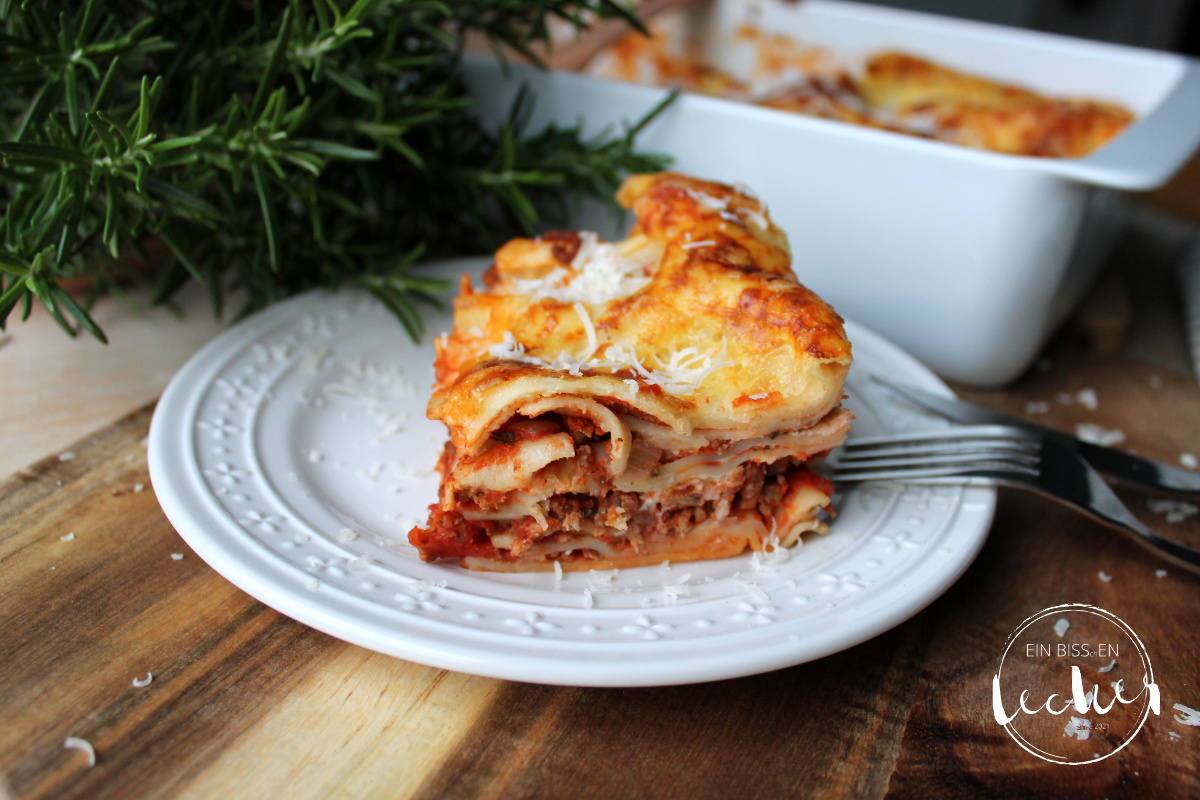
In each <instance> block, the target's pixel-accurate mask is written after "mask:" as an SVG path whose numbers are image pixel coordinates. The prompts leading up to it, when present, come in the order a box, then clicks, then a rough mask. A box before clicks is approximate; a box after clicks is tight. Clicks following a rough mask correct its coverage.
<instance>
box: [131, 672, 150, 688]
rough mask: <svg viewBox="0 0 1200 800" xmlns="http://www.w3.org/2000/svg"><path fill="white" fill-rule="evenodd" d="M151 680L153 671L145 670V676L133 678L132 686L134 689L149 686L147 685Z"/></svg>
mask: <svg viewBox="0 0 1200 800" xmlns="http://www.w3.org/2000/svg"><path fill="white" fill-rule="evenodd" d="M152 680H154V673H153V672H147V673H146V677H144V678H134V679H133V687H134V688H135V689H144V688H145V687H147V686H149V685H150V682H151V681H152Z"/></svg>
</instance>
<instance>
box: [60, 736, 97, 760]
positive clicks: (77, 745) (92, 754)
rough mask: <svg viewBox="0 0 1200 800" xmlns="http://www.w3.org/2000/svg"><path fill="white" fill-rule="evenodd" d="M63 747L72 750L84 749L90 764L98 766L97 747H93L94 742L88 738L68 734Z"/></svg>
mask: <svg viewBox="0 0 1200 800" xmlns="http://www.w3.org/2000/svg"><path fill="white" fill-rule="evenodd" d="M63 747H66V748H68V749H71V750H82V751H83V752H84V753H86V754H87V760H88V766H89V767H94V766H96V748H94V747H92V743H91V742H89V741H88V740H87V739H80V738H79V737H78V736H68V737H67V740H66V741H65V742H63Z"/></svg>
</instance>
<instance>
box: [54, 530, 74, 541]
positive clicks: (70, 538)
mask: <svg viewBox="0 0 1200 800" xmlns="http://www.w3.org/2000/svg"><path fill="white" fill-rule="evenodd" d="M58 539H59V541H62V542H73V541H75V531H71V532H70V533H68V534H67V535H66V536H60V537H58Z"/></svg>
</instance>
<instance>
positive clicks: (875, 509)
mask: <svg viewBox="0 0 1200 800" xmlns="http://www.w3.org/2000/svg"><path fill="white" fill-rule="evenodd" d="M454 267H457V268H461V269H468V268H475V269H478V261H475V262H470V261H463V262H460V263H458V264H456V265H454ZM452 269H453V267H452ZM429 322H430V325H431V328H430V330H431V331H433V332H437V331H440V330H444V329H449V328H450V327H451V323H450V318H449V315H448V314H443V315H433V316H431V317H430V318H429ZM847 331H848V333H849V336H850V339H851V341H852V342H853V345H854V357H855V366H854V369H853V370H852V371H851V379H850V382H849V384H848V390H847V391H848V394H849V396H850V399H849V400H848V402H847V404H848V406H849V407H850V408H851V409H852V410H853V411H854V413H855V414H857V415H858V419H857V420H856V421H855V425H854V430H855V432H856V433H857V434H859V435H866V434H871V433H881V432H886V431H889V430H900V429H914V428H921V427H930V426H935V425H937V424H938V423H937V422H936V421H934V420H931V419H930V418H929V417H927V416H924V415H921V414H920V413H919V412H916V411H915V410H913V409H911V408H905V407H900V406H899V405H898V404H897V402H896V401H893V400H892V399H891V396H890V395H888V394H887V393H886V392H885V391H883V390H881V389H879V388H877V385H876V384H874V383H871V382H868V381H866V380H865V376H866V375H867V373H872V372H874V373H879V374H883V375H887V376H889V377H891V378H895V379H897V380H901V381H904V382H907V383H910V384H913V385H917V386H921V387H924V388H927V389H931V390H934V391H943V392H947V393H948V392H949V390H948V389H946V388H945V386H944V385H943V384H942V383H941V382H940V381H938V379H937V378H935V377H934V376H933V374H932V373H930V372H929V371H928V370H926V369H925V368H924V367H922V366H921V365H920V364H918V363H917V362H916V361H914V360H913V359H912V358H911V357H909V356H907V355H906V354H904V353H903V352H901V351H900V350H898V349H897V348H896V347H894V346H892V345H890V344H888V343H887V342H886V341H884V340H882V339H880V338H879V337H878V336H876V335H874V334H872V333H870V332H869V331H866V330H864V329H862V328H860V327H858V326H857V325H853V324H849V325H848V326H847ZM432 339H433V337H432V336H428V337H426V340H425V341H424V342H423V343H422V344H421V345H420V346H414V345H412V344H411V343H410V342H409V341H408V339H407V338H406V337H405V335H404V333H403V332H402V330H401V329H400V328H399V327H398V325H397V323H396V321H395V320H394V319H393V318H392V317H390V316H389V315H388V313H387V312H386V311H385V310H384V309H383V308H382V307H381V306H380V305H379V304H378V303H376V302H375V301H374V300H373V299H372V298H371V297H370V296H369V295H366V294H362V293H358V292H353V291H343V292H340V293H338V294H328V293H324V292H314V293H309V294H305V295H302V296H300V297H297V298H294V299H292V300H289V301H286V302H283V303H280V304H278V305H276V306H273V307H272V308H270V309H268V310H267V311H264V312H262V313H260V314H258V315H256V316H254V317H251V318H250V319H247V320H246V321H244V322H242V323H241V324H239V325H237V326H235V327H233V328H232V329H230V330H229V331H227V332H225V333H224V334H223V335H221V336H220V337H218V338H217V339H216V340H214V341H213V342H212V343H211V344H209V345H208V346H207V347H205V348H204V349H203V350H201V351H200V352H199V353H198V354H197V355H196V356H195V357H194V358H192V360H191V361H189V362H188V364H187V365H186V366H185V367H184V368H183V369H182V370H180V372H179V374H178V375H177V376H176V377H175V379H174V380H173V381H172V382H171V384H170V386H169V387H168V388H167V390H166V392H165V393H164V394H163V396H162V399H161V400H160V401H159V404H158V409H157V411H156V412H155V415H154V420H153V423H152V425H151V428H150V443H149V459H150V475H151V479H152V480H153V483H154V489H155V492H156V493H157V496H158V500H159V502H160V503H161V504H162V507H163V510H164V511H165V512H166V514H167V517H168V518H169V519H170V520H171V523H172V524H173V525H174V526H175V528H176V529H177V530H178V531H179V533H180V535H181V536H183V538H184V539H185V540H186V541H187V543H188V544H189V545H190V546H191V547H192V549H193V550H195V552H196V553H197V554H198V555H199V556H200V557H201V558H203V559H204V560H205V561H206V562H208V563H209V564H210V565H212V567H213V568H214V569H216V570H217V571H218V572H220V573H221V574H222V575H224V576H225V577H226V578H228V579H229V580H230V581H232V582H233V583H234V584H236V585H237V586H238V587H240V588H241V589H243V590H245V591H246V592H248V593H249V594H251V595H253V596H254V597H256V598H258V599H259V600H261V601H262V602H264V603H266V604H267V605H269V606H271V607H273V608H275V609H278V610H279V611H281V612H282V613H284V614H286V615H288V616H289V617H292V618H294V619H296V620H299V621H300V622H303V623H305V624H307V625H311V626H312V627H314V628H317V629H318V630H322V631H325V632H326V633H329V634H331V635H333V636H336V637H338V638H341V639H344V640H346V641H348V642H353V643H355V644H358V645H362V646H363V647H369V648H371V649H373V650H377V651H379V652H383V653H388V654H390V655H394V656H399V657H401V658H406V659H409V660H412V661H416V662H420V663H423V664H429V665H432V666H436V667H443V668H446V669H453V670H458V671H462V672H469V673H476V674H480V675H488V676H493V677H498V678H507V679H512V680H520V681H530V682H537V683H553V684H566V685H580V686H651V685H665V684H678V683H691V682H696V681H706V680H716V679H721V678H730V677H735V676H740V675H749V674H753V673H758V672H764V671H767V670H772V669H777V668H780V667H786V666H790V665H793V664H799V663H802V662H805V661H810V660H812V659H816V658H820V657H822V656H825V655H828V654H830V653H834V652H837V651H839V650H842V649H844V648H847V647H850V646H852V645H855V644H858V643H859V642H862V641H865V640H867V639H869V638H871V637H872V636H875V635H877V634H879V633H881V632H883V631H885V630H888V629H889V628H891V627H893V626H895V625H897V624H899V623H900V622H902V621H904V620H906V619H908V618H909V617H910V616H912V615H913V614H915V613H916V612H918V611H919V610H920V609H922V608H924V607H925V606H926V605H927V604H929V603H930V602H931V601H932V600H933V599H934V598H936V597H937V596H938V595H940V594H941V593H942V592H943V591H945V590H946V589H947V588H948V587H949V586H950V585H951V584H952V583H953V582H954V581H955V580H956V579H957V578H958V577H959V576H960V575H961V574H962V572H963V571H964V570H965V569H966V567H967V565H968V564H970V562H971V560H972V559H973V558H974V557H975V555H976V553H977V552H978V551H979V548H980V546H981V545H982V543H983V540H984V538H985V537H986V535H987V530H988V527H989V525H990V523H991V519H992V512H993V509H994V506H995V492H994V491H993V490H991V489H987V488H979V487H972V488H964V487H936V488H927V487H919V488H918V487H907V488H906V487H903V486H899V485H895V484H869V485H865V486H862V487H860V488H858V489H855V490H854V491H852V492H849V493H847V494H845V495H839V496H838V497H837V498H836V499H835V506H836V509H837V517H836V519H835V520H834V521H833V523H832V525H831V532H830V534H829V535H828V536H825V537H820V536H816V537H806V538H805V539H804V541H803V543H802V544H801V545H800V546H799V547H797V548H794V549H793V550H792V551H791V552H790V553H788V554H787V557H786V560H781V561H767V562H764V561H762V560H761V559H760V558H759V557H757V556H750V555H747V556H741V557H738V558H732V559H726V560H722V561H710V562H700V563H696V562H690V563H683V564H671V565H666V566H661V567H657V566H656V567H639V568H634V569H626V570H621V571H619V572H613V571H605V572H598V573H578V572H576V573H566V574H565V576H564V577H563V578H562V579H561V580H556V578H555V576H554V574H553V573H534V574H526V575H506V574H493V573H482V572H470V571H467V570H463V569H461V568H460V567H458V566H457V565H454V564H451V563H435V564H426V563H424V562H422V561H421V560H420V558H419V557H418V556H417V553H416V551H415V550H414V549H413V548H412V547H411V546H409V544H408V542H407V532H408V530H409V528H410V527H411V526H412V525H413V524H414V523H415V522H417V521H421V522H423V521H424V520H425V516H426V509H427V507H428V505H429V504H430V503H431V502H433V501H434V499H435V497H436V490H437V477H436V476H435V475H434V473H433V471H432V470H433V467H434V464H435V462H436V460H437V455H438V453H439V451H440V448H441V446H442V443H443V441H444V439H445V432H444V429H443V428H442V426H441V424H440V423H434V422H430V421H429V420H427V419H425V414H424V410H425V402H426V399H427V398H428V394H429V388H430V385H431V383H432V368H431V364H432V361H433V342H432Z"/></svg>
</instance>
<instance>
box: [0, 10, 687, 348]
mask: <svg viewBox="0 0 1200 800" xmlns="http://www.w3.org/2000/svg"><path fill="white" fill-rule="evenodd" d="M613 16H621V17H626V18H629V19H631V20H632V16H631V12H630V10H629V8H628V7H626V6H625V5H623V4H622V2H621V1H620V0H583V1H582V2H567V1H566V0H532V1H531V2H530V1H528V0H466V1H465V2H453V3H451V2H441V0H356V2H353V3H347V2H338V1H337V0H255V2H244V1H243V0H220V1H219V2H214V3H194V2H188V0H86V1H85V2H83V3H82V4H80V3H78V2H67V1H66V0H59V1H53V0H40V2H39V0H25V1H24V2H22V3H19V4H18V3H17V2H13V1H12V0H0V27H2V33H0V64H2V68H0V159H2V164H0V177H2V179H3V182H4V183H3V187H4V188H3V194H4V209H3V216H2V217H0V236H2V243H0V329H3V328H4V325H5V324H6V322H7V319H8V317H9V315H10V314H11V313H12V312H13V311H14V310H15V309H17V308H18V307H20V308H21V313H22V316H23V318H24V317H27V316H28V314H29V311H30V308H31V306H32V303H33V302H34V301H36V302H39V303H41V304H42V305H43V306H44V307H45V308H46V310H47V311H48V312H49V313H50V314H51V315H52V316H53V317H54V319H55V320H57V321H58V323H59V324H60V325H61V326H62V327H63V329H64V330H65V331H67V332H68V333H69V334H71V335H72V336H74V335H76V333H77V332H78V331H79V330H84V331H87V332H88V333H90V334H92V335H93V336H95V337H96V338H98V339H100V340H101V341H104V334H103V332H102V331H101V330H100V329H99V327H98V326H97V325H96V324H95V322H94V321H93V320H92V319H91V317H90V315H89V313H88V309H89V307H90V306H91V304H92V302H94V300H95V299H96V297H98V296H100V295H101V294H103V293H104V292H106V291H110V290H114V291H115V290H118V289H119V285H120V284H122V283H127V282H134V283H142V282H145V281H146V280H148V279H149V278H148V277H147V275H146V265H154V266H155V268H156V269H155V274H154V275H153V278H152V279H153V282H154V291H153V293H152V298H153V301H154V302H156V303H164V302H167V301H169V300H170V298H171V297H172V296H173V294H174V293H175V292H176V291H177V290H178V289H179V288H180V287H181V286H183V285H184V284H185V283H187V282H188V281H191V280H196V281H201V282H204V283H206V284H207V285H208V287H209V289H210V292H211V297H212V305H213V310H214V312H215V313H217V314H218V315H219V314H221V313H222V310H223V308H224V306H225V303H226V296H227V293H228V292H229V291H230V290H231V289H235V288H236V289H238V290H240V294H241V296H242V297H244V298H245V305H244V306H243V307H242V308H241V309H240V310H239V311H238V315H239V316H241V315H244V314H246V313H249V312H251V311H254V310H257V309H259V308H261V307H263V306H265V305H267V304H268V303H270V302H272V301H274V300H277V299H279V298H282V297H285V296H287V295H290V294H293V293H295V292H299V291H303V290H305V289H309V288H313V287H331V288H335V287H337V286H339V285H341V284H342V283H343V282H345V281H348V280H354V281H357V282H359V283H360V284H362V285H363V286H364V287H366V288H367V290H368V291H370V292H371V293H372V294H374V295H375V296H376V297H378V298H379V299H380V300H381V301H382V302H383V303H384V304H385V305H386V306H387V307H388V308H389V309H390V310H391V311H392V312H393V314H395V316H396V317H397V319H398V320H399V321H400V322H401V323H402V324H403V326H404V327H405V328H406V329H407V330H408V331H409V333H410V334H411V335H413V336H414V337H415V336H417V335H419V334H420V333H421V331H422V323H421V317H420V314H419V313H418V311H417V310H416V304H418V303H423V302H436V295H437V293H438V291H440V289H441V288H442V286H443V283H442V282H441V281H440V280H439V279H438V278H436V277H434V276H430V275H427V274H423V273H422V272H421V271H420V266H419V263H418V262H419V259H420V257H421V256H422V255H425V254H440V253H444V252H448V251H449V250H451V249H452V250H454V251H458V252H463V251H471V250H476V251H478V250H481V249H486V248H490V247H492V246H494V245H495V244H496V242H497V241H498V240H500V239H502V238H504V237H506V236H508V235H511V234H512V233H513V232H515V231H524V232H529V231H531V230H532V229H533V226H534V225H535V224H536V223H538V222H539V221H540V220H541V219H543V217H544V216H546V215H550V216H551V217H552V218H553V215H554V214H560V213H561V212H562V211H563V210H564V209H565V208H566V204H567V203H568V202H569V199H570V198H572V197H578V196H579V195H580V194H583V193H592V194H597V195H599V196H602V197H607V196H611V193H612V192H613V191H614V190H615V188H616V186H617V184H618V182H619V179H620V176H621V175H622V174H623V173H624V172H626V171H648V170H654V169H660V168H662V166H663V165H664V163H665V160H664V159H663V158H661V157H658V156H653V155H644V154H639V153H638V152H636V150H635V149H634V141H633V140H634V136H635V134H636V128H634V129H631V130H627V131H624V132H621V133H618V134H609V135H605V136H602V137H595V138H586V139H585V138H584V137H583V135H582V132H581V131H580V130H578V129H565V130H564V129H548V130H545V131H540V132H532V131H530V130H528V129H527V127H526V119H527V112H528V110H529V107H530V104H531V102H532V100H531V99H530V98H527V97H522V98H520V99H519V100H518V102H517V104H516V106H515V107H514V109H513V113H512V116H511V119H510V120H509V123H508V125H507V126H506V127H505V128H504V129H503V130H502V131H500V132H499V133H498V134H493V133H490V132H488V131H486V130H484V129H482V128H481V127H480V126H479V125H478V124H477V123H476V122H475V121H474V120H473V119H472V117H471V116H470V114H469V108H468V106H469V103H470V99H469V97H468V96H467V94H466V92H465V89H464V87H463V85H462V83H461V82H460V80H459V77H458V72H457V69H458V64H459V59H460V57H461V49H462V41H463V38H464V35H465V34H466V33H467V32H468V31H470V30H479V31H482V32H483V33H485V34H486V35H488V36H489V37H491V38H492V40H493V41H495V42H497V43H498V44H502V45H504V46H507V47H509V48H512V49H513V50H516V51H517V52H522V53H526V54H530V55H532V53H531V51H530V45H531V44H533V43H536V42H539V41H545V40H546V39H547V38H548V35H549V34H548V30H549V24H550V21H551V20H553V19H556V18H557V19H560V20H565V21H567V22H569V23H572V24H575V25H582V24H585V23H586V22H587V20H588V19H591V18H605V17H613ZM68 281H70V284H69V285H72V286H74V287H76V289H77V288H78V287H79V286H80V285H83V286H85V287H87V294H86V297H85V298H84V299H83V300H82V301H77V300H76V299H75V297H74V296H73V295H72V294H71V293H70V292H69V291H68V290H67V286H65V285H64V284H67V282H68Z"/></svg>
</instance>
